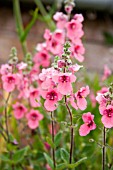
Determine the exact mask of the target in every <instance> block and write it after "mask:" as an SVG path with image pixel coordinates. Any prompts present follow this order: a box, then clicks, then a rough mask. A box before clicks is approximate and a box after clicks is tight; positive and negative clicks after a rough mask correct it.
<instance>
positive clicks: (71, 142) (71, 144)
mask: <svg viewBox="0 0 113 170" xmlns="http://www.w3.org/2000/svg"><path fill="white" fill-rule="evenodd" d="M65 105H66V108H67V110H68V113H69V115H70V122H71V125H70V157H69V163H70V164H71V163H72V157H73V143H74V129H73V117H72V113H71V110H70V108H69V106H68V104H67V97H66V95H65Z"/></svg>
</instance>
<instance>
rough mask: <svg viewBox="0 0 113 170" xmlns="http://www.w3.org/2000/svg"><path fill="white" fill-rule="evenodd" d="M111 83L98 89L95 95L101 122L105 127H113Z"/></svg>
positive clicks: (112, 86)
mask: <svg viewBox="0 0 113 170" xmlns="http://www.w3.org/2000/svg"><path fill="white" fill-rule="evenodd" d="M112 88H113V85H112V84H111V85H110V87H109V88H106V89H105V88H104V90H103V91H102V90H101V91H100V92H99V93H98V95H97V97H96V100H97V101H98V103H99V111H100V114H101V115H102V119H101V121H102V123H103V124H104V126H105V127H106V128H112V127H113V95H112V93H113V90H112Z"/></svg>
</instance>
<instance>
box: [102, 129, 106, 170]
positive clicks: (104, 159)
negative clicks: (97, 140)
mask: <svg viewBox="0 0 113 170" xmlns="http://www.w3.org/2000/svg"><path fill="white" fill-rule="evenodd" d="M105 165H106V128H105V127H104V128H103V147H102V170H105Z"/></svg>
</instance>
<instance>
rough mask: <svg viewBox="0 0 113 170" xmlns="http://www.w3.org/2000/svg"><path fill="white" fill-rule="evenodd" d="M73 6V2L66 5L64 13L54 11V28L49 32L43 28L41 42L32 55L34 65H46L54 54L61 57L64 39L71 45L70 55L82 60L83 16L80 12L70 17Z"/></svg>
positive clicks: (38, 66) (83, 51) (83, 50)
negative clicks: (42, 39)
mask: <svg viewBox="0 0 113 170" xmlns="http://www.w3.org/2000/svg"><path fill="white" fill-rule="evenodd" d="M72 8H73V3H70V4H68V5H66V9H65V10H66V12H67V15H66V14H63V13H62V12H56V14H54V16H53V19H54V20H55V22H56V29H55V31H54V32H51V31H50V30H49V29H46V30H45V33H44V39H45V41H44V42H43V43H38V44H37V47H36V51H37V52H36V54H35V56H34V59H33V61H34V67H35V68H36V67H37V68H39V69H40V66H42V67H48V66H49V65H50V59H51V58H52V57H53V56H54V55H58V56H60V57H61V55H62V53H63V45H64V42H65V41H66V40H68V41H69V42H70V45H71V49H70V50H71V57H73V58H75V59H76V60H77V61H79V62H83V61H84V53H85V48H84V46H83V44H82V41H81V37H82V36H83V35H84V32H83V30H82V22H83V20H84V19H83V16H82V15H81V14H75V15H74V16H73V18H72V19H70V17H69V14H70V12H71V10H72Z"/></svg>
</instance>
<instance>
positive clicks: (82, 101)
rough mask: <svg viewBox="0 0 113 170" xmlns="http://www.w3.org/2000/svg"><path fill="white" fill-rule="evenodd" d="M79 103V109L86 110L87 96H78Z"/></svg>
mask: <svg viewBox="0 0 113 170" xmlns="http://www.w3.org/2000/svg"><path fill="white" fill-rule="evenodd" d="M77 105H78V107H79V109H81V110H85V109H86V107H87V101H86V99H85V98H77Z"/></svg>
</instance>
